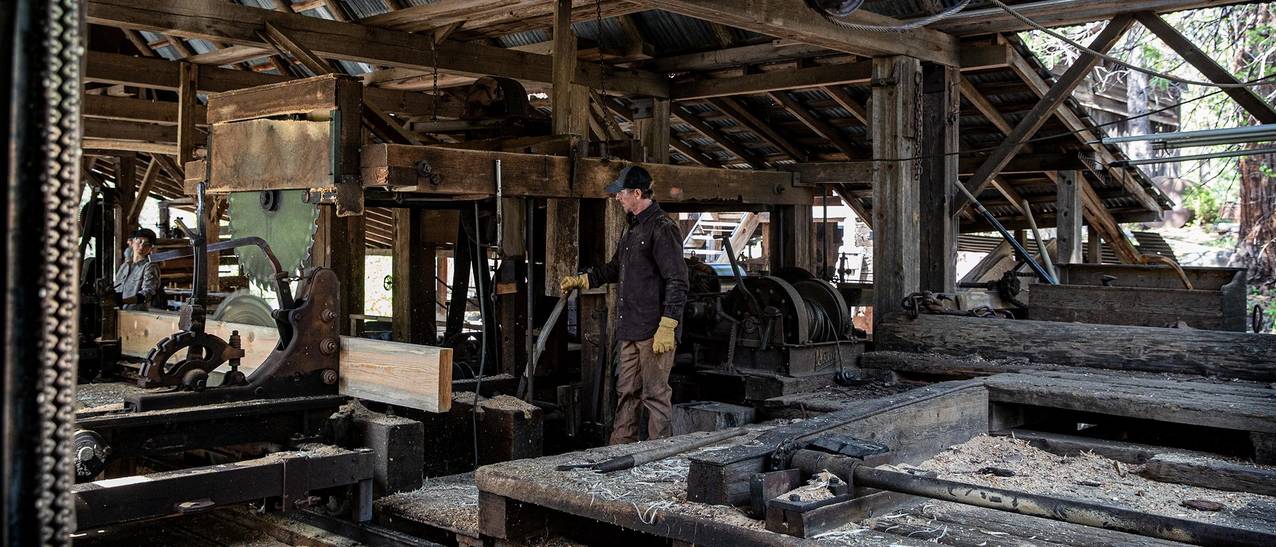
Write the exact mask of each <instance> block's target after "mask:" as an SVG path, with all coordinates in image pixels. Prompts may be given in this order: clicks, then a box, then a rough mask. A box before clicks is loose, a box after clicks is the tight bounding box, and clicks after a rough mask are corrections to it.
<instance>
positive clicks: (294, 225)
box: [229, 190, 319, 288]
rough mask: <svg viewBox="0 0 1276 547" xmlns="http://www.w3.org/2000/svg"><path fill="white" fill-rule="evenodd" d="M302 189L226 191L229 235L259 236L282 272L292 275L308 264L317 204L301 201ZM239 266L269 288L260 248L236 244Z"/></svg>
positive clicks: (270, 271) (269, 274) (270, 275)
mask: <svg viewBox="0 0 1276 547" xmlns="http://www.w3.org/2000/svg"><path fill="white" fill-rule="evenodd" d="M304 197H305V191H304V190H266V191H262V192H233V193H231V194H230V205H229V207H230V210H229V214H230V233H231V237H236V238H239V237H254V236H255V237H260V238H262V239H263V240H265V241H266V243H267V244H269V245H270V250H271V251H273V252H274V253H275V256H276V257H277V258H279V264H280V265H281V266H282V267H283V268H284V270H285V271H286V272H288V273H289V274H292V275H296V274H297V273H298V272H300V271H301V270H302V269H303V268H306V267H309V266H311V265H312V260H311V250H312V249H313V247H314V243H315V230H316V229H317V222H318V220H319V207H318V206H317V205H313V204H310V203H306V202H305V201H304ZM235 254H236V255H237V256H238V257H239V266H240V269H241V270H242V271H243V273H244V275H245V276H247V277H248V278H249V279H250V280H251V281H252V282H253V283H254V284H256V285H258V286H260V287H263V288H269V287H270V286H271V285H270V284H271V283H272V282H273V280H274V270H273V268H272V267H271V265H270V261H269V260H267V259H266V255H265V254H263V253H262V252H261V249H258V248H256V247H252V246H246V247H237V248H236V249H235Z"/></svg>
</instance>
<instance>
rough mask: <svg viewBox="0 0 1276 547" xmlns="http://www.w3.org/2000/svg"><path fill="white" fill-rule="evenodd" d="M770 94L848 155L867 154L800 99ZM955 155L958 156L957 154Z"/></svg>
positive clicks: (786, 95)
mask: <svg viewBox="0 0 1276 547" xmlns="http://www.w3.org/2000/svg"><path fill="white" fill-rule="evenodd" d="M769 95H770V97H771V99H772V100H774V101H775V102H777V103H779V104H780V106H782V107H784V109H785V110H787V111H789V113H790V114H792V115H793V117H795V118H797V119H798V121H800V122H802V124H803V125H805V126H806V127H807V128H809V129H810V130H811V131H814V132H815V134H816V135H819V136H821V137H824V138H825V139H828V141H829V142H831V143H833V146H835V147H837V149H838V150H841V151H842V153H843V154H846V156H847V157H850V158H853V157H856V156H863V155H866V154H863V153H862V152H861V149H860V147H859V146H856V145H855V144H854V143H852V142H851V139H850V138H849V137H847V136H846V135H844V134H842V132H841V131H840V130H839V129H837V128H836V127H833V126H831V125H829V124H828V122H826V121H824V120H822V119H820V118H819V117H817V116H816V115H815V114H814V113H812V112H811V111H810V109H808V108H807V107H806V105H803V104H802V103H801V102H800V101H798V100H797V99H795V98H793V97H792V96H790V95H789V94H788V93H785V92H783V91H778V92H772V93H770V94H769ZM953 157H954V158H956V156H953Z"/></svg>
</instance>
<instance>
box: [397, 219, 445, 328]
mask: <svg viewBox="0 0 1276 547" xmlns="http://www.w3.org/2000/svg"><path fill="white" fill-rule="evenodd" d="M422 213H424V210H422V209H415V208H412V209H405V208H399V209H395V210H394V243H393V248H394V254H393V262H394V265H393V269H394V288H393V290H392V295H391V296H392V299H391V300H392V304H393V308H394V312H393V313H392V314H391V316H392V317H393V318H394V339H395V340H397V341H399V342H408V343H411V344H434V343H436V342H437V340H436V339H437V337H438V332H437V330H436V329H437V328H438V327H437V325H436V324H435V308H434V306H435V302H434V300H435V294H434V276H435V264H434V263H435V248H434V247H433V246H429V245H426V244H425V218H424V215H423V214H422Z"/></svg>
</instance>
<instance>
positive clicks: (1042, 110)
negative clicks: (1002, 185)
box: [953, 15, 1134, 214]
mask: <svg viewBox="0 0 1276 547" xmlns="http://www.w3.org/2000/svg"><path fill="white" fill-rule="evenodd" d="M1133 23H1134V18H1133V17H1130V16H1128V15H1121V16H1118V17H1116V18H1115V19H1113V20H1112V21H1110V22H1109V23H1108V26H1107V27H1105V28H1104V29H1103V31H1102V32H1100V33H1099V35H1098V36H1097V37H1095V39H1094V41H1092V42H1091V43H1090V49H1092V50H1094V51H1098V52H1101V53H1107V51H1108V50H1110V49H1112V46H1114V45H1116V43H1117V40H1119V39H1120V38H1121V36H1123V35H1124V34H1125V31H1126V30H1127V29H1129V28H1130V25H1132V24H1133ZM1099 60H1100V59H1099V57H1098V56H1096V55H1092V54H1089V53H1082V54H1081V56H1080V57H1078V58H1077V60H1076V61H1074V62H1073V63H1072V66H1070V67H1068V70H1067V72H1064V73H1063V75H1062V76H1060V77H1059V79H1058V80H1057V81H1056V82H1055V84H1054V85H1053V86H1051V87H1050V90H1049V91H1047V92H1046V93H1045V95H1043V96H1042V97H1041V100H1040V101H1038V102H1037V104H1036V105H1034V106H1033V107H1032V110H1030V111H1028V113H1027V114H1025V115H1024V117H1023V119H1022V120H1020V121H1019V125H1016V126H1015V128H1014V130H1013V131H1011V132H1010V134H1009V135H1007V136H1006V139H1005V140H1004V141H1002V142H1001V144H999V145H997V149H996V150H994V151H993V153H992V155H990V156H989V157H988V159H986V160H984V163H983V164H982V165H980V166H979V169H976V170H975V174H974V175H972V176H971V177H970V179H968V180H967V181H966V189H967V190H969V191H970V193H971V194H972V195H975V196H978V195H979V193H980V192H982V191H983V190H984V188H987V187H988V185H989V184H991V183H992V179H993V177H996V176H997V175H998V174H1000V173H1001V170H1002V168H1004V167H1005V166H1006V164H1007V163H1009V162H1010V158H1012V157H1014V155H1015V154H1016V153H1018V152H1019V150H1020V149H1021V148H1023V146H1024V144H1025V143H1026V142H1027V141H1028V140H1029V139H1031V138H1032V136H1033V135H1034V134H1036V132H1037V130H1038V129H1040V128H1041V126H1042V125H1045V123H1046V121H1047V120H1049V119H1050V117H1051V116H1052V115H1054V112H1055V110H1056V109H1057V108H1059V105H1061V104H1063V102H1064V101H1065V100H1067V99H1068V98H1069V97H1071V96H1072V92H1073V90H1075V89H1076V88H1077V86H1079V85H1081V82H1082V81H1084V80H1085V77H1086V75H1087V74H1089V73H1090V70H1091V69H1093V68H1094V67H1095V65H1097V64H1098V63H1099ZM969 202H970V201H969V200H968V199H966V197H965V196H957V197H955V198H954V200H953V214H957V213H960V212H961V209H962V208H963V207H965V206H966V204H968V203H969Z"/></svg>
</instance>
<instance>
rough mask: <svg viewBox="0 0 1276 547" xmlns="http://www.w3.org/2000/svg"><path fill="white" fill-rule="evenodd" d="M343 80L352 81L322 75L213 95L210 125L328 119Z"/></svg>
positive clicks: (210, 103) (209, 110)
mask: <svg viewBox="0 0 1276 547" xmlns="http://www.w3.org/2000/svg"><path fill="white" fill-rule="evenodd" d="M341 78H349V77H344V76H337V75H335V74H322V75H319V76H314V77H310V78H303V79H300V80H288V81H284V82H278V83H272V84H265V85H259V86H254V87H250V88H243V89H236V90H231V91H224V92H221V93H212V94H210V95H209V97H208V123H211V124H219V123H229V122H238V121H244V120H251V119H253V118H267V117H272V116H285V115H288V114H316V115H322V116H323V118H327V117H328V116H327V114H328V112H329V111H331V110H333V109H335V108H337V80H339V79H341ZM321 119H322V118H321Z"/></svg>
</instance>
